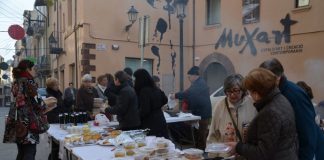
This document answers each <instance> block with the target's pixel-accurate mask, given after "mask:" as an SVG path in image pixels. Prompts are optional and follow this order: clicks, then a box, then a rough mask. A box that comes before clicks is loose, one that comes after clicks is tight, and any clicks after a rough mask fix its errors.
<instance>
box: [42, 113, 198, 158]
mask: <svg viewBox="0 0 324 160" xmlns="http://www.w3.org/2000/svg"><path fill="white" fill-rule="evenodd" d="M165 119H166V122H167V123H175V122H187V121H198V120H200V119H201V117H200V116H195V115H192V114H180V116H178V117H166V118H165ZM90 124H91V123H90ZM118 124H119V123H118V122H110V123H109V125H108V126H118ZM104 127H106V126H93V125H91V130H92V131H102V130H103V128H104ZM47 133H48V134H49V136H51V137H52V138H54V139H56V140H57V141H59V142H60V152H59V157H60V158H61V159H62V160H64V159H66V155H65V151H64V138H65V136H66V135H68V134H69V133H68V132H67V131H66V130H63V129H61V128H60V125H59V124H51V125H50V128H49V130H48V131H47ZM108 148H109V147H107V146H97V145H94V146H82V147H75V148H73V150H72V153H75V152H77V153H80V156H82V159H85V160H86V159H87V157H88V155H92V154H93V153H96V152H91V150H96V149H98V150H100V151H101V150H106V149H108ZM88 149H89V150H88ZM79 151H81V152H79ZM83 154H84V156H85V157H86V158H84V157H83ZM106 154H109V155H110V154H111V153H104V154H103V155H102V156H101V155H98V158H99V159H92V158H93V156H89V157H91V158H90V159H91V160H101V159H100V158H101V157H105V156H109V155H106ZM79 158H80V157H79ZM106 159H107V158H106ZM102 160H103V159H102Z"/></svg>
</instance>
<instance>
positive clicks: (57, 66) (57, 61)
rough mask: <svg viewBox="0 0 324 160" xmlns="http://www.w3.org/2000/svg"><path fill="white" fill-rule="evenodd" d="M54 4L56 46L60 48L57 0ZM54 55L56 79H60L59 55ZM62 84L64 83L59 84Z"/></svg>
mask: <svg viewBox="0 0 324 160" xmlns="http://www.w3.org/2000/svg"><path fill="white" fill-rule="evenodd" d="M55 3H56V4H54V5H56V34H57V44H56V45H57V48H60V34H59V6H58V0H56V1H55ZM55 56H56V68H57V76H58V79H61V74H60V73H61V71H60V66H59V57H60V55H57V54H56V55H55ZM61 85H63V86H64V84H61ZM63 90H64V88H63Z"/></svg>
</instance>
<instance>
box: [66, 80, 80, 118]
mask: <svg viewBox="0 0 324 160" xmlns="http://www.w3.org/2000/svg"><path fill="white" fill-rule="evenodd" d="M76 95H77V90H76V89H75V88H74V87H73V83H72V82H70V83H69V87H67V88H66V89H65V90H64V98H63V100H64V105H65V106H66V108H68V109H69V110H68V112H72V110H73V109H74V108H72V106H73V105H75V102H76Z"/></svg>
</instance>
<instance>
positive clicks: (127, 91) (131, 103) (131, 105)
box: [105, 71, 141, 130]
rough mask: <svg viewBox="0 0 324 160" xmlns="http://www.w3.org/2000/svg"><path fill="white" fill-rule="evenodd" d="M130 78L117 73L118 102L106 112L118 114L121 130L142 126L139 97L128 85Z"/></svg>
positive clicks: (123, 73)
mask: <svg viewBox="0 0 324 160" xmlns="http://www.w3.org/2000/svg"><path fill="white" fill-rule="evenodd" d="M127 80H128V76H127V74H126V73H125V72H123V71H118V72H116V73H115V80H114V82H115V85H116V87H117V90H118V93H117V101H116V104H115V105H114V106H111V107H107V108H106V109H105V112H107V113H110V114H116V115H117V120H118V122H119V129H121V130H134V129H139V128H140V125H141V121H140V117H139V110H138V103H137V97H136V93H135V91H134V89H133V88H132V87H130V86H129V84H128V83H127Z"/></svg>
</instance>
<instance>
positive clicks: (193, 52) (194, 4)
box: [192, 0, 196, 66]
mask: <svg viewBox="0 0 324 160" xmlns="http://www.w3.org/2000/svg"><path fill="white" fill-rule="evenodd" d="M192 3H193V4H192V6H193V9H192V10H193V11H192V13H193V15H192V66H195V58H196V0H193V2H192Z"/></svg>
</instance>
